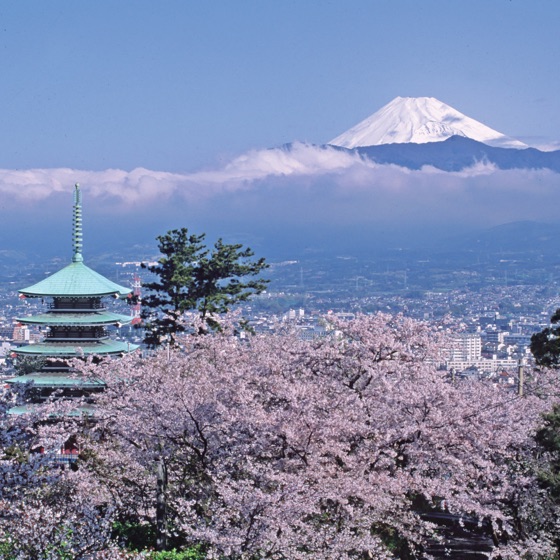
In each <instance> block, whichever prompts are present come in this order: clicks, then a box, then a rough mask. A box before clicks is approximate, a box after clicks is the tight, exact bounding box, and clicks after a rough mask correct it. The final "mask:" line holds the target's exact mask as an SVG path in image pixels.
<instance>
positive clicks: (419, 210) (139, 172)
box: [0, 144, 560, 225]
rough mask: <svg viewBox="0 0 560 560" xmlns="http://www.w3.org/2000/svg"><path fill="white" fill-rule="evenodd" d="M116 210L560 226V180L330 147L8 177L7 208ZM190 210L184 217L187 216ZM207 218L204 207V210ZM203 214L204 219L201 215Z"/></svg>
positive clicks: (0, 193) (1, 189) (4, 178)
mask: <svg viewBox="0 0 560 560" xmlns="http://www.w3.org/2000/svg"><path fill="white" fill-rule="evenodd" d="M75 182H79V183H80V184H82V186H83V191H84V195H85V197H86V199H85V200H87V201H88V204H91V205H92V206H93V207H97V208H105V209H106V208H109V207H110V209H111V210H110V211H111V212H113V213H115V212H119V213H121V214H123V215H129V214H132V213H134V212H152V213H154V212H158V211H166V209H168V210H169V211H170V212H171V211H175V212H177V211H179V210H180V209H184V212H190V213H191V214H193V213H196V212H197V209H205V211H209V210H208V209H209V208H211V209H212V212H214V213H215V214H216V215H218V216H223V217H226V216H227V217H228V219H231V220H233V219H235V218H236V217H237V218H238V220H239V222H240V223H243V220H245V221H246V220H247V219H249V217H250V219H252V220H259V219H261V220H274V219H276V220H281V219H282V220H283V219H287V218H286V217H287V216H289V217H290V219H291V220H292V221H294V222H297V221H298V220H300V221H301V220H307V221H310V222H314V223H320V222H325V223H328V222H336V223H339V224H344V223H350V222H352V223H353V224H355V223H356V222H358V221H360V220H361V221H370V222H371V221H372V220H378V221H380V222H390V221H393V222H394V221H398V220H401V221H404V220H410V221H426V222H438V221H444V220H447V221H453V220H456V221H457V222H459V221H462V222H466V221H471V222H476V223H480V224H482V225H494V224H498V223H503V222H506V221H514V220H521V219H532V220H533V219H534V220H541V221H544V220H552V219H556V210H555V209H556V208H557V207H558V205H559V203H560V175H559V174H557V173H554V172H552V171H548V170H507V171H503V170H500V169H497V168H496V167H495V166H493V165H491V164H488V163H483V162H479V163H476V164H475V165H473V166H472V167H469V168H467V169H463V170H462V171H459V172H445V171H441V170H439V169H435V168H433V167H424V168H423V169H421V170H409V169H406V168H402V167H398V166H396V165H380V164H375V163H373V162H371V161H370V160H367V159H364V158H362V157H360V156H358V155H356V154H352V153H349V152H346V151H341V150H336V149H334V148H332V147H316V146H311V145H307V144H294V145H293V146H292V147H291V148H289V149H284V148H276V149H271V150H254V151H251V152H248V153H247V154H244V155H242V156H240V157H237V158H235V159H233V160H232V161H231V162H229V163H228V164H227V165H225V166H223V167H222V168H218V169H213V170H204V171H198V172H195V173H190V174H177V173H168V172H161V171H151V170H148V169H142V168H138V169H134V170H132V171H124V170H120V169H107V170H104V171H84V170H73V169H30V170H7V169H4V170H0V197H1V200H2V203H1V205H0V207H3V208H7V207H11V206H13V205H19V206H21V202H24V203H25V206H26V207H30V206H34V205H35V203H36V204H38V205H41V204H42V203H43V202H45V201H49V200H50V199H52V198H59V197H60V196H61V195H62V194H68V196H70V193H71V192H72V186H73V184H74V183H75ZM181 211H183V210H181ZM201 211H202V210H201ZM199 214H200V212H199Z"/></svg>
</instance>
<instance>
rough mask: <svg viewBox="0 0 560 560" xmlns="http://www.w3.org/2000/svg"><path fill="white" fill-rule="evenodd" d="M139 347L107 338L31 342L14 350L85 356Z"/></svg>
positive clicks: (26, 353) (44, 354) (119, 352)
mask: <svg viewBox="0 0 560 560" xmlns="http://www.w3.org/2000/svg"><path fill="white" fill-rule="evenodd" d="M137 348H138V345H137V344H130V343H128V342H120V341H115V340H106V341H101V342H84V343H83V344H67V343H66V344H65V343H58V342H43V343H41V344H29V345H27V346H20V347H19V348H15V349H14V352H15V353H16V354H17V355H21V356H44V357H45V358H47V357H51V356H52V357H60V358H76V357H79V356H82V355H85V356H95V355H100V356H106V355H120V354H128V353H130V352H133V351H134V350H136V349H137Z"/></svg>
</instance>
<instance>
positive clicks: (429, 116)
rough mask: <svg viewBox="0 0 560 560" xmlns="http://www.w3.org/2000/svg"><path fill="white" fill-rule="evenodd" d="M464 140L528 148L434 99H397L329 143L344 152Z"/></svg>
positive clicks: (497, 145)
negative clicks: (451, 138)
mask: <svg viewBox="0 0 560 560" xmlns="http://www.w3.org/2000/svg"><path fill="white" fill-rule="evenodd" d="M452 136H464V137H467V138H471V139H473V140H477V141H478V142H482V143H484V144H487V145H489V146H496V147H501V148H527V145H526V144H523V143H522V142H520V141H519V140H515V139H513V138H510V137H509V136H506V135H505V134H502V133H501V132H497V131H496V130H493V129H491V128H490V127H488V126H486V125H484V124H482V123H480V122H478V121H476V120H474V119H471V118H470V117H467V116H466V115H464V114H463V113H461V112H459V111H457V110H456V109H454V108H453V107H450V106H449V105H446V104H445V103H442V102H441V101H439V100H437V99H435V98H434V97H397V98H395V99H393V101H391V102H390V103H388V104H387V105H385V106H384V107H382V108H381V109H379V111H377V112H376V113H374V114H373V115H371V116H370V117H368V118H367V119H365V120H363V121H361V122H360V123H358V124H357V125H356V126H353V127H352V128H350V129H349V130H347V131H346V132H343V133H342V134H340V135H339V136H337V137H336V138H334V139H333V140H331V141H330V142H329V144H331V145H335V146H341V147H343V148H356V147H363V146H378V145H384V144H406V143H415V144H424V143H428V142H441V141H444V140H446V139H447V138H450V137H452Z"/></svg>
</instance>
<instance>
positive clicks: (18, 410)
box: [7, 403, 95, 417]
mask: <svg viewBox="0 0 560 560" xmlns="http://www.w3.org/2000/svg"><path fill="white" fill-rule="evenodd" d="M42 406H44V405H43V404H41V403H28V404H22V405H20V406H13V407H12V408H10V409H9V410H7V414H12V415H14V416H20V415H22V414H29V413H31V412H34V411H35V410H39V409H40V407H42ZM94 414H95V407H94V406H92V405H90V404H82V405H80V406H79V407H77V408H75V409H73V410H70V411H68V412H66V414H65V416H68V417H75V416H94Z"/></svg>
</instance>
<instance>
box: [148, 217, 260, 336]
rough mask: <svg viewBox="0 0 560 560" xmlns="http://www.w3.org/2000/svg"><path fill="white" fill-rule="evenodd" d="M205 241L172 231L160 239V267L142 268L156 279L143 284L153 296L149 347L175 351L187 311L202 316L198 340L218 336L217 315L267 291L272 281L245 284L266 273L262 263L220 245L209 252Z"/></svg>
mask: <svg viewBox="0 0 560 560" xmlns="http://www.w3.org/2000/svg"><path fill="white" fill-rule="evenodd" d="M204 239H205V234H201V235H193V234H191V235H189V232H188V230H187V228H181V229H174V230H171V231H168V232H167V233H166V234H165V235H161V236H159V237H158V238H157V240H158V242H159V244H158V248H159V250H160V252H161V254H162V255H163V256H162V257H161V258H160V259H159V261H158V264H157V265H154V266H150V265H142V266H143V268H146V269H147V270H149V271H150V272H151V273H152V274H154V275H155V276H157V277H158V279H157V280H156V281H153V282H148V283H146V284H144V288H145V289H147V290H148V291H149V293H148V295H147V296H145V297H143V298H142V318H143V319H144V325H143V326H144V328H145V331H146V335H145V338H144V342H145V343H146V344H148V345H149V346H151V347H156V346H159V345H160V344H162V343H163V342H164V341H168V343H169V344H171V345H174V344H175V343H176V334H177V333H181V332H184V331H185V330H186V326H185V324H184V322H183V320H182V316H183V314H184V313H185V312H186V311H191V310H195V311H197V312H198V314H199V316H200V319H201V321H202V326H200V327H199V328H198V332H199V333H200V334H202V333H205V332H207V331H208V330H215V329H217V328H219V324H218V321H217V318H216V316H217V315H219V314H221V313H225V312H227V311H228V310H229V309H231V307H232V306H234V305H235V304H237V303H240V302H243V301H246V300H248V299H249V298H250V297H251V296H252V295H254V294H259V293H261V292H262V291H264V289H265V288H266V285H267V284H268V280H263V279H260V278H256V279H249V280H246V278H248V277H253V276H257V275H258V274H259V273H261V272H262V271H263V270H265V269H266V268H268V265H267V264H266V262H265V259H264V258H260V259H258V260H251V257H253V256H254V253H253V251H252V250H251V249H249V248H243V245H241V244H231V245H230V244H225V243H223V241H222V239H218V241H217V242H216V243H215V244H214V248H213V250H210V249H208V248H207V247H206V245H205V244H204Z"/></svg>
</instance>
